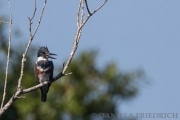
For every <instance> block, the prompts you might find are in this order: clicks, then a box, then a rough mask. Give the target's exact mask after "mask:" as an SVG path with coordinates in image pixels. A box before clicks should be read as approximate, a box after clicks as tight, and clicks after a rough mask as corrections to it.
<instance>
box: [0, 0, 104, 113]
mask: <svg viewBox="0 0 180 120" xmlns="http://www.w3.org/2000/svg"><path fill="white" fill-rule="evenodd" d="M35 2H36V0H35ZM46 2H47V0H45V1H44V6H43V9H42V12H41V15H40V18H39V22H38V24H37V26H36V29H35V31H34V33H33V32H32V30H31V29H32V26H31V25H32V20H33V18H34V16H35V13H36V3H35V9H34V13H33V16H32V17H31V18H29V25H30V28H29V32H30V39H29V42H28V44H27V47H26V50H25V52H24V53H23V57H22V62H21V73H20V77H19V80H18V88H17V91H16V93H15V94H14V95H13V96H12V97H11V98H10V100H9V101H8V102H7V103H6V104H5V105H4V106H3V107H2V108H1V110H0V116H1V115H2V114H3V113H4V111H5V110H7V109H8V108H9V106H11V104H12V103H13V102H14V101H15V100H16V99H18V98H21V96H20V95H21V94H26V93H29V92H32V91H34V90H36V89H38V88H40V87H42V86H44V85H47V84H48V83H49V82H50V81H45V82H44V83H41V84H38V85H36V86H33V87H30V88H27V89H22V88H21V81H22V77H23V71H24V63H25V61H26V55H27V52H28V49H29V47H30V45H31V42H32V40H33V38H34V36H35V34H36V32H37V30H38V28H39V25H40V23H41V19H42V16H43V13H44V9H45V6H46ZM106 2H107V0H104V2H103V4H102V5H101V6H100V7H98V8H97V9H96V10H94V11H93V12H92V13H91V12H90V11H89V7H88V4H87V1H86V0H80V2H79V7H78V10H77V31H76V35H75V38H74V43H73V46H72V50H71V52H70V55H69V58H68V60H67V61H66V62H65V63H64V64H63V67H62V70H61V72H60V73H59V74H58V75H56V76H55V77H54V78H53V80H52V81H51V82H54V81H56V80H58V79H59V78H61V77H63V76H67V75H70V74H72V73H66V71H67V69H68V67H69V65H70V63H71V61H72V58H73V57H74V54H75V52H76V50H77V47H78V44H79V40H80V37H81V33H82V29H83V27H84V25H85V24H86V22H87V21H88V20H89V18H90V17H91V16H92V15H93V14H94V13H96V12H97V11H98V10H100V9H101V8H102V7H103V6H104V5H105V3H106ZM84 3H85V4H84ZM85 6H86V8H87V12H88V15H87V16H86V17H85V11H84V7H85Z"/></svg>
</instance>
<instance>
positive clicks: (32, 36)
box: [18, 0, 47, 88]
mask: <svg viewBox="0 0 180 120" xmlns="http://www.w3.org/2000/svg"><path fill="white" fill-rule="evenodd" d="M46 2H47V0H45V1H44V5H43V8H42V12H41V14H40V17H39V21H38V24H37V26H36V28H35V31H34V33H32V31H31V28H32V20H33V18H34V16H35V13H36V0H35V8H34V12H33V16H32V17H31V18H29V24H30V28H29V30H30V38H29V42H28V44H27V47H26V50H25V52H24V53H23V57H22V61H21V73H20V77H19V80H18V88H20V87H21V82H22V77H23V74H24V73H23V72H24V63H25V61H26V55H27V52H28V50H29V47H30V45H31V42H32V40H33V39H34V36H35V35H36V32H37V30H38V28H39V26H40V23H41V20H42V16H43V13H44V10H45V7H46Z"/></svg>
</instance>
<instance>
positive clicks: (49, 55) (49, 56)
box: [48, 53, 57, 59]
mask: <svg viewBox="0 0 180 120" xmlns="http://www.w3.org/2000/svg"><path fill="white" fill-rule="evenodd" d="M51 55H56V56H57V54H54V53H49V54H48V58H52V59H56V58H54V57H52V56H51Z"/></svg>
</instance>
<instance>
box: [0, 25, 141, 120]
mask: <svg viewBox="0 0 180 120" xmlns="http://www.w3.org/2000/svg"><path fill="white" fill-rule="evenodd" d="M2 28H3V27H2V25H1V24H0V38H1V39H0V46H1V47H0V56H4V57H1V58H2V59H1V62H2V63H3V64H4V65H2V64H1V66H2V67H0V81H1V85H0V91H3V83H4V75H5V72H4V67H5V64H6V61H4V60H5V59H6V58H5V56H6V54H7V52H6V51H7V37H6V36H4V35H3V34H2V32H3V31H2ZM17 47H18V48H21V46H17ZM17 47H13V49H12V54H11V64H10V65H11V66H10V68H11V69H10V72H9V74H8V89H7V98H6V101H7V100H8V99H9V98H10V97H11V96H12V94H13V93H14V92H15V91H16V87H17V81H18V78H19V75H20V64H21V57H22V51H23V50H24V49H23V48H22V49H18V50H17V49H16V48H17ZM34 53H36V52H35V51H34V48H32V49H31V50H30V53H29V54H28V57H27V61H26V64H25V71H24V77H23V83H22V85H23V88H28V87H31V86H33V85H35V78H34V74H33V65H34V62H33V58H32V57H31V56H36V54H34ZM96 53H97V51H84V52H82V53H81V54H79V55H78V56H77V57H75V58H74V59H73V61H72V63H71V65H70V67H69V69H68V71H69V72H72V73H73V74H72V75H70V76H66V77H64V78H61V79H60V80H58V81H56V82H54V83H53V84H52V86H51V88H50V90H49V93H48V96H47V102H46V103H42V102H40V91H39V90H38V91H34V92H31V93H28V94H25V95H23V97H24V98H20V99H18V100H16V101H15V103H14V104H13V105H12V106H11V107H10V108H9V109H8V110H7V111H6V112H5V114H4V115H3V116H2V119H17V120H21V119H23V120H37V119H40V120H42V119H44V120H52V119H53V120H55V119H59V120H61V119H62V120H65V118H66V117H70V119H71V120H90V119H92V117H91V114H92V113H115V112H116V111H115V110H116V101H117V100H120V99H121V100H128V99H131V98H133V97H134V96H136V95H137V93H138V90H139V89H138V83H139V82H140V81H139V80H140V79H139V78H140V77H141V75H142V73H141V72H139V71H132V72H122V71H119V70H118V68H117V64H116V63H114V62H111V63H109V64H106V65H105V66H104V68H103V69H100V68H98V67H97V66H96V58H97V54H96ZM55 67H57V66H55ZM2 94H3V92H0V97H1V98H2ZM12 116H13V118H12Z"/></svg>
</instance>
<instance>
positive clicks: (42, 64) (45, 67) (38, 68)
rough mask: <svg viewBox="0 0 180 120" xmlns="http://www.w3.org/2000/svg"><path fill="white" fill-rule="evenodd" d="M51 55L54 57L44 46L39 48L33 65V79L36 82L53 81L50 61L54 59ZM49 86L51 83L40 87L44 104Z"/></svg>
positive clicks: (52, 67)
mask: <svg viewBox="0 0 180 120" xmlns="http://www.w3.org/2000/svg"><path fill="white" fill-rule="evenodd" d="M52 55H56V54H54V53H50V52H49V50H48V48H47V47H45V46H42V47H40V49H39V50H38V53H37V61H36V63H35V67H34V71H35V77H36V82H37V83H38V84H39V83H43V82H44V81H50V82H51V81H52V79H53V71H54V65H53V62H52V61H51V60H49V59H48V58H51V59H56V58H54V57H52ZM50 86H51V83H48V84H47V85H45V86H42V87H41V88H40V90H41V101H42V102H46V98H47V93H48V90H49V87H50Z"/></svg>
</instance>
